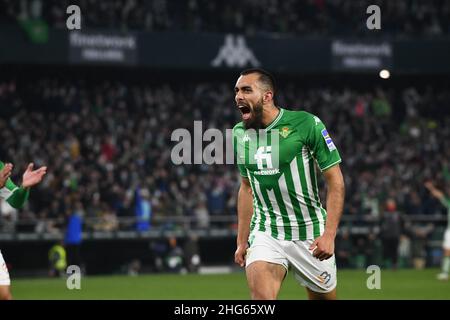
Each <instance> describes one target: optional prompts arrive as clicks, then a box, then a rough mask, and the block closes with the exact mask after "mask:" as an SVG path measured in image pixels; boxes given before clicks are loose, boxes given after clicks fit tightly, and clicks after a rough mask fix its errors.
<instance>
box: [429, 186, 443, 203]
mask: <svg viewBox="0 0 450 320" xmlns="http://www.w3.org/2000/svg"><path fill="white" fill-rule="evenodd" d="M425 188H427V189H428V190H429V191H430V193H431V195H432V196H433V197H435V198H436V199H438V200H439V201H441V202H443V201H444V200H445V194H444V193H443V192H442V191H441V190H439V189H438V188H436V187H435V186H434V184H433V182H431V181H427V182H425Z"/></svg>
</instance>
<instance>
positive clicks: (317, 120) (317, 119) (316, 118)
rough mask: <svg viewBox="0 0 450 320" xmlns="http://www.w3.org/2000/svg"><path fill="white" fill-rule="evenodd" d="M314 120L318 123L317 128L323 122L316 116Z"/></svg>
mask: <svg viewBox="0 0 450 320" xmlns="http://www.w3.org/2000/svg"><path fill="white" fill-rule="evenodd" d="M313 118H314V122H315V123H316V126H317V125H318V124H319V123H321V122H322V121H320V119H319V117H318V116H314V117H313Z"/></svg>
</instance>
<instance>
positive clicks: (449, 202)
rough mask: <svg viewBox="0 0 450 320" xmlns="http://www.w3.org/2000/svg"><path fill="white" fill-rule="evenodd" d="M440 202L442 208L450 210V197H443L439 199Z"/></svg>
mask: <svg viewBox="0 0 450 320" xmlns="http://www.w3.org/2000/svg"><path fill="white" fill-rule="evenodd" d="M440 202H441V203H442V205H443V206H444V207H446V208H447V209H450V197H448V196H444V197H443V198H441V199H440Z"/></svg>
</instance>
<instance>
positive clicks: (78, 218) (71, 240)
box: [64, 204, 83, 268]
mask: <svg viewBox="0 0 450 320" xmlns="http://www.w3.org/2000/svg"><path fill="white" fill-rule="evenodd" d="M78 209H81V207H80V204H78ZM82 231H83V220H82V211H81V210H74V211H69V213H68V215H67V227H66V235H65V239H64V246H65V248H66V251H67V262H68V264H69V265H76V266H78V267H80V268H81V266H82V265H81V263H82V260H81V252H80V250H81V243H82V240H83V233H82Z"/></svg>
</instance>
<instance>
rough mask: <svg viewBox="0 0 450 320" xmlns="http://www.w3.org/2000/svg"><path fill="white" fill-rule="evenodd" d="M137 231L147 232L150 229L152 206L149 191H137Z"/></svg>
mask: <svg viewBox="0 0 450 320" xmlns="http://www.w3.org/2000/svg"><path fill="white" fill-rule="evenodd" d="M136 217H137V223H136V230H137V231H146V230H149V229H150V220H151V217H152V205H151V203H150V193H149V191H148V189H136Z"/></svg>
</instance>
